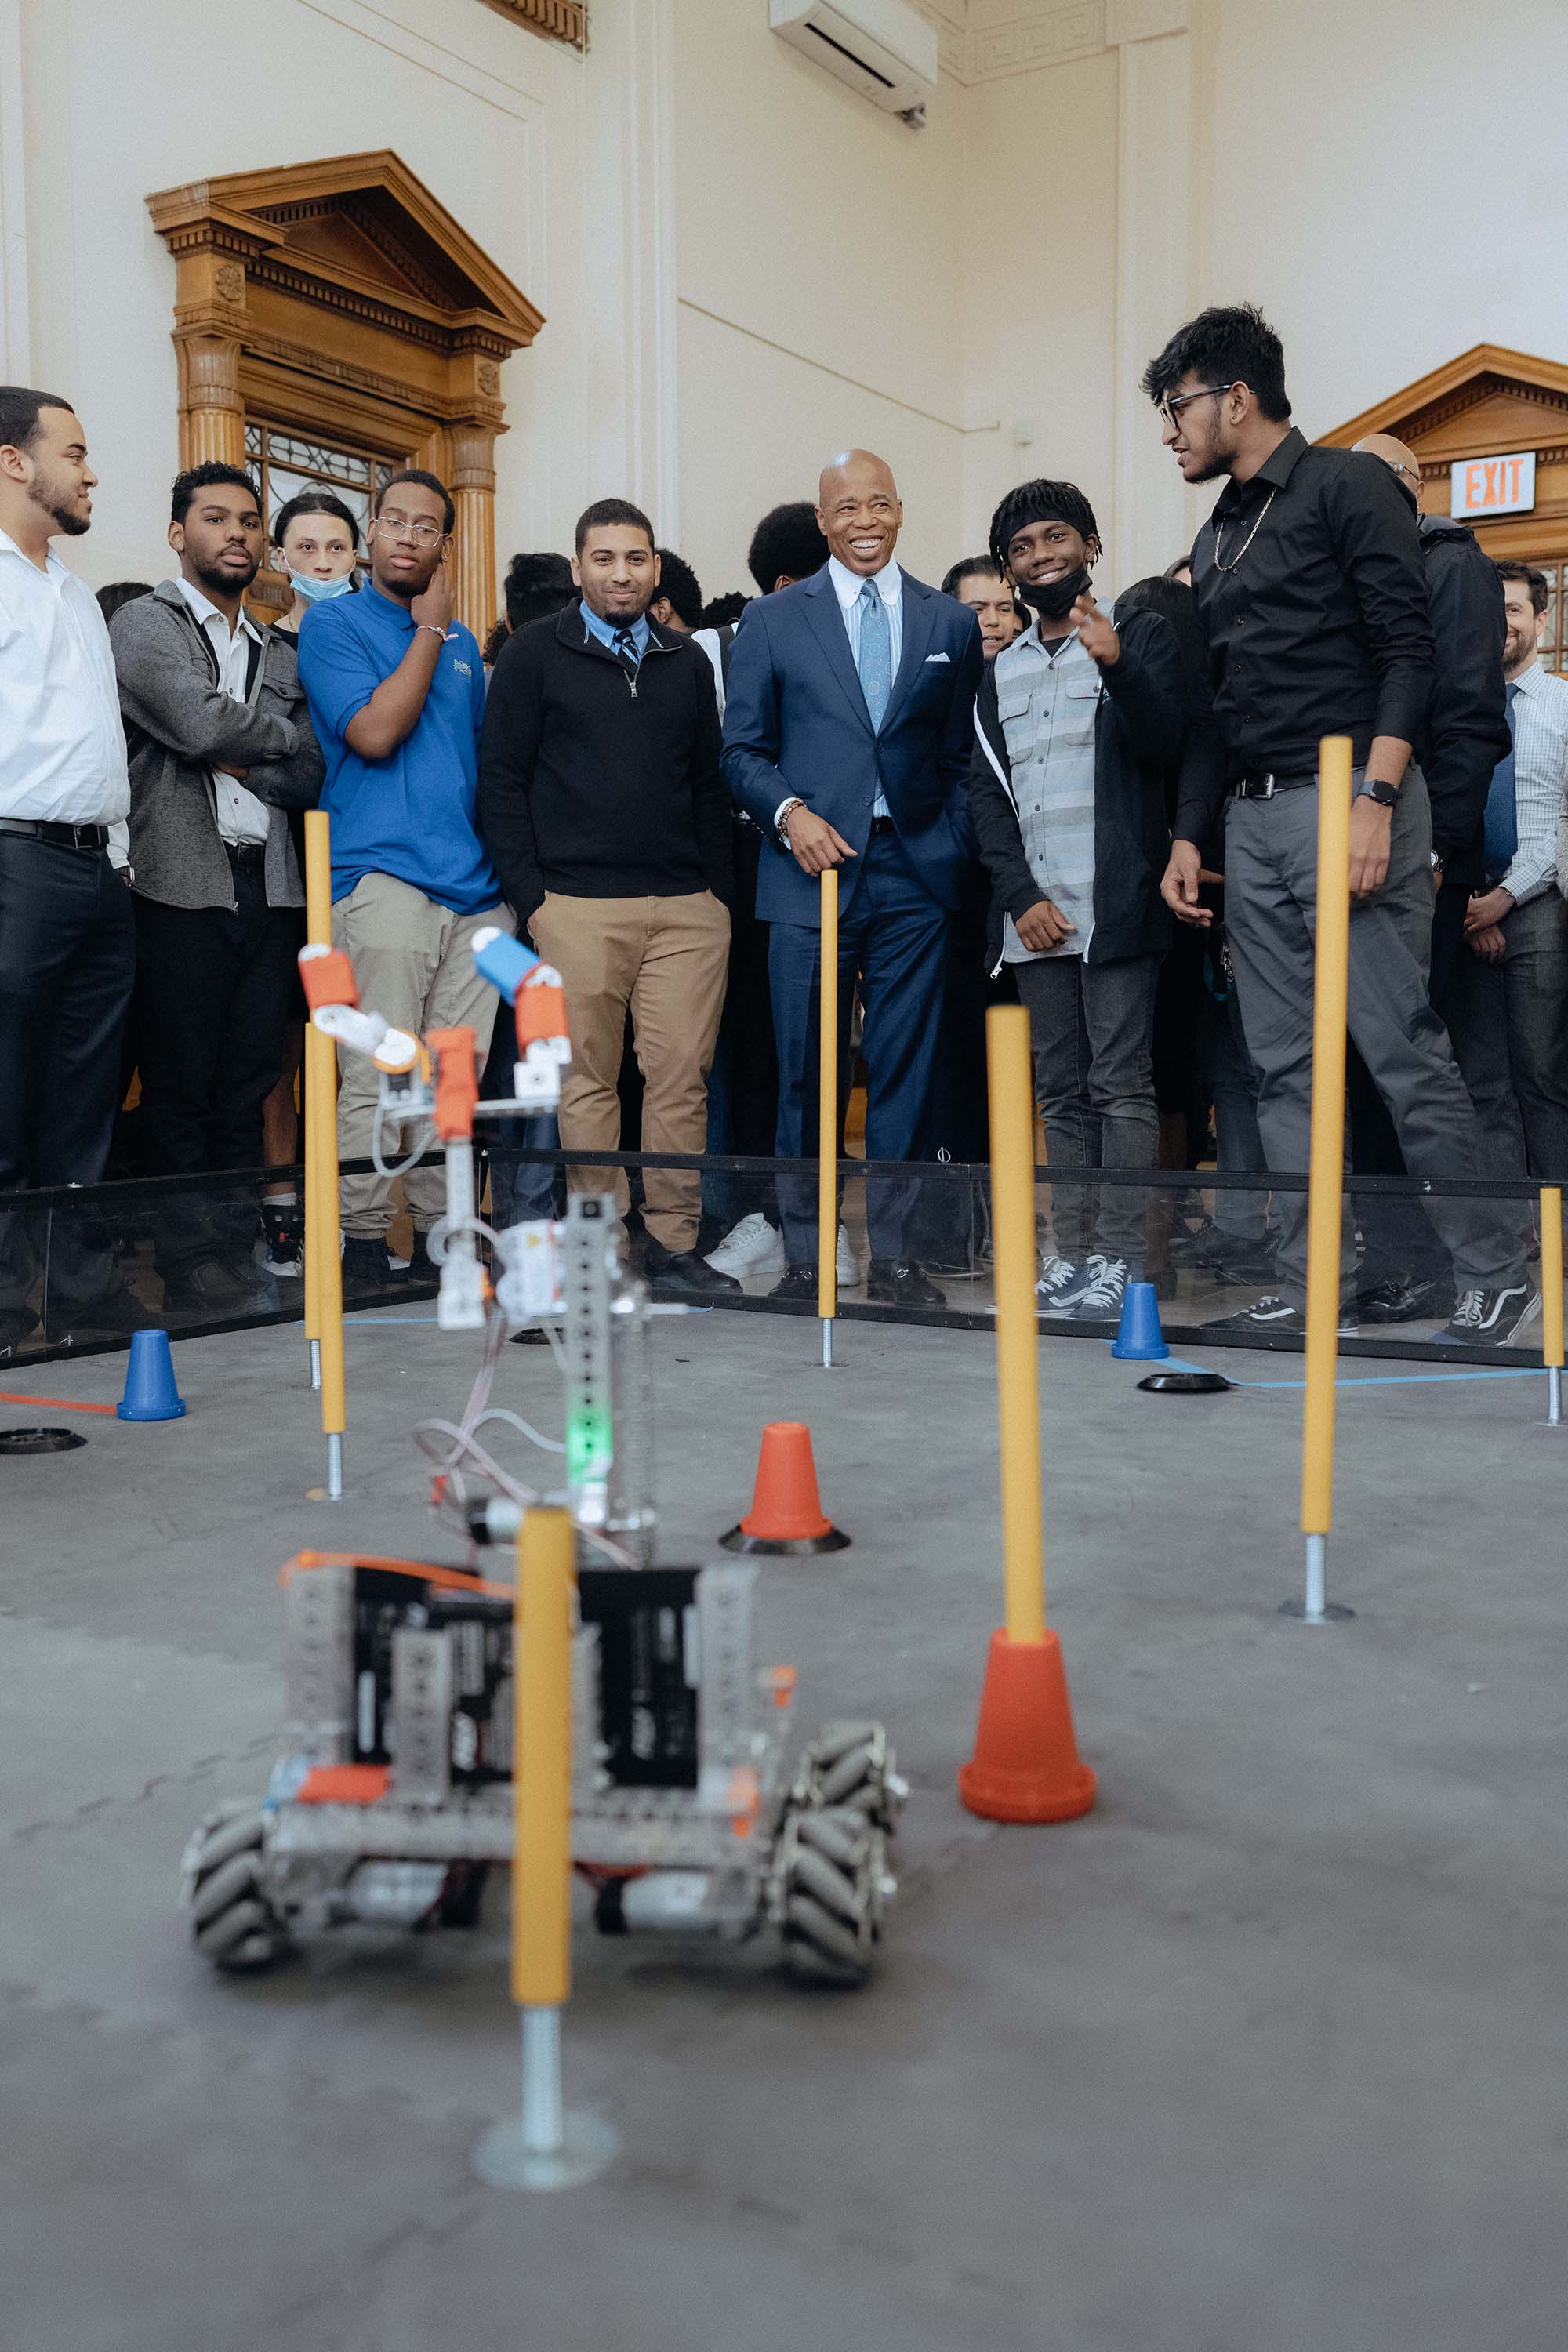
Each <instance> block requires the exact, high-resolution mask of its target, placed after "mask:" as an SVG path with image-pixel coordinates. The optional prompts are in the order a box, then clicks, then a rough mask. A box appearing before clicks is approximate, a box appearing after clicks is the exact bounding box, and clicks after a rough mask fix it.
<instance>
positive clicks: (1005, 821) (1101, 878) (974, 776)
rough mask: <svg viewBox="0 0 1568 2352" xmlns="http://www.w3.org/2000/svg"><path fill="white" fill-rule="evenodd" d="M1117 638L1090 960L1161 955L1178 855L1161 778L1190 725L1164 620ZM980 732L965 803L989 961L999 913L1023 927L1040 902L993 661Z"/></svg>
mask: <svg viewBox="0 0 1568 2352" xmlns="http://www.w3.org/2000/svg"><path fill="white" fill-rule="evenodd" d="M1118 635H1120V637H1121V655H1120V656H1119V658H1118V659H1117V661H1116V662H1115V663H1114V664H1113V665H1112V667H1110V669H1107V670H1102V671H1101V672H1100V705H1099V708H1098V709H1097V710H1096V711H1095V714H1094V920H1093V922H1092V924H1091V925H1090V927H1089V937H1088V939H1087V940H1085V941H1084V950H1083V954H1084V961H1085V962H1086V963H1111V962H1114V961H1116V960H1117V959H1118V958H1120V957H1122V956H1135V955H1158V954H1160V953H1161V952H1162V951H1163V950H1164V949H1165V947H1167V946H1168V945H1169V942H1170V937H1171V918H1170V916H1169V915H1168V914H1167V912H1166V910H1165V906H1164V902H1163V899H1162V898H1161V897H1160V877H1161V876H1162V875H1163V872H1164V870H1165V861H1166V859H1167V858H1168V856H1170V850H1171V833H1170V827H1169V825H1168V824H1167V823H1166V818H1165V777H1166V772H1167V770H1168V769H1169V768H1170V767H1172V766H1173V764H1175V761H1176V758H1177V756H1178V754H1179V746H1180V742H1181V739H1182V735H1183V730H1184V724H1185V688H1184V682H1183V671H1182V656H1181V648H1180V646H1178V644H1177V641H1176V633H1175V631H1174V629H1173V628H1172V626H1171V625H1170V623H1169V621H1166V620H1164V619H1163V618H1162V617H1161V615H1160V614H1158V613H1130V614H1128V616H1127V618H1126V620H1125V621H1124V622H1123V623H1122V624H1121V627H1120V628H1119V630H1118ZM974 737H975V741H974V758H973V764H972V766H971V768H970V772H969V808H970V815H971V818H972V820H973V826H974V835H975V839H976V840H977V841H978V843H979V845H980V855H981V856H982V857H983V858H984V861H985V863H986V865H987V866H988V867H989V868H990V872H991V919H990V924H989V928H988V932H987V939H986V954H987V956H988V957H989V959H990V960H991V961H992V962H993V963H994V962H995V961H996V960H997V959H998V957H999V956H1000V955H1001V952H1002V937H1003V917H1004V916H1005V915H1011V916H1012V918H1013V920H1014V921H1015V922H1016V921H1017V919H1018V917H1019V916H1020V915H1021V914H1024V913H1025V912H1026V910H1027V909H1028V908H1030V907H1033V906H1037V905H1038V903H1039V900H1040V898H1042V897H1043V895H1044V893H1043V892H1042V891H1041V888H1040V886H1039V884H1038V883H1037V881H1036V879H1035V877H1034V875H1033V874H1032V872H1031V871H1030V868H1029V861H1028V859H1027V858H1026V856H1025V855H1024V836H1023V834H1022V833H1021V831H1020V830H1019V825H1018V812H1017V808H1016V803H1015V802H1014V798H1013V784H1012V776H1011V772H1010V769H1009V766H1008V761H1007V744H1006V739H1005V736H1004V734H1003V731H1002V724H1001V720H1000V719H999V718H998V717H997V711H996V664H995V663H994V662H988V663H987V664H986V667H985V675H984V677H983V678H982V680H981V682H980V691H979V694H978V695H977V696H976V698H975V703H974Z"/></svg>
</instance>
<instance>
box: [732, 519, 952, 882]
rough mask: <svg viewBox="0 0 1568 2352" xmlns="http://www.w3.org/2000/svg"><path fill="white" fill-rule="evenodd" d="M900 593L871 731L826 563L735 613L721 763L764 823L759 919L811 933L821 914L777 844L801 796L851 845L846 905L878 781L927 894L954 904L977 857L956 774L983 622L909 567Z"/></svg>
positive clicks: (844, 876)
mask: <svg viewBox="0 0 1568 2352" xmlns="http://www.w3.org/2000/svg"><path fill="white" fill-rule="evenodd" d="M903 595H904V613H903V620H904V636H903V647H902V652H901V655H900V661H899V674H898V676H897V677H895V678H894V680H893V690H892V694H891V696H890V697H889V702H888V708H887V711H886V713H885V715H884V717H883V719H882V730H881V732H880V734H879V735H874V734H873V733H872V731H871V720H870V715H869V713H868V710H867V709H866V698H865V696H864V695H863V694H862V693H861V691H860V679H859V676H858V672H857V670H856V667H855V663H854V658H853V656H851V654H850V651H849V635H848V631H847V629H846V628H845V625H844V615H843V614H842V613H841V612H840V611H839V609H838V599H837V596H836V595H835V594H834V593H833V582H832V579H831V577H830V576H829V573H828V572H827V569H826V565H825V566H824V568H823V569H822V571H820V572H816V574H815V575H814V576H813V577H812V578H811V579H809V580H798V581H796V582H795V585H794V586H793V587H791V588H781V589H780V590H779V591H778V592H777V593H776V594H774V595H772V596H763V597H761V598H759V599H758V600H757V602H756V603H754V604H748V605H747V607H746V610H745V612H744V614H742V620H741V625H740V628H739V629H738V631H737V632H736V635H735V646H734V651H733V653H732V654H731V659H730V676H729V678H728V680H727V681H726V686H725V707H724V757H723V769H724V778H725V782H727V783H728V785H729V787H730V790H731V793H733V794H734V796H735V798H736V800H737V801H738V802H739V803H740V804H741V806H742V808H743V809H744V810H745V811H746V813H747V814H748V815H749V816H752V817H753V818H755V820H756V822H757V824H760V825H761V826H762V828H763V854H762V861H761V864H760V866H759V868H758V873H757V913H758V915H759V916H760V917H761V918H762V919H763V921H764V922H776V923H803V924H808V925H810V926H812V927H813V928H816V926H817V925H818V924H819V923H820V920H821V904H822V897H821V886H820V884H819V883H818V881H817V879H816V877H815V876H814V875H809V874H803V873H802V872H801V869H800V867H799V866H797V865H796V864H795V859H794V858H793V857H792V856H790V854H789V852H788V851H787V850H785V849H781V848H780V847H779V846H778V845H777V843H776V840H775V837H774V834H773V811H774V810H775V809H776V808H777V806H778V804H779V803H780V802H781V801H782V800H786V799H788V798H789V797H790V795H791V794H792V793H798V794H799V796H800V798H801V799H802V800H803V801H805V803H807V805H808V806H809V807H810V808H811V809H813V810H814V811H815V812H816V814H817V815H818V816H822V817H826V819H827V822H828V823H829V824H832V825H835V826H837V830H838V831H839V832H840V833H841V834H842V835H843V836H844V838H845V840H846V841H847V842H848V844H849V845H850V847H851V848H852V849H853V850H854V851H855V853H856V855H855V856H853V857H851V858H846V860H845V862H844V864H843V865H842V866H840V867H839V868H838V903H839V907H840V909H843V908H845V907H847V905H848V903H849V902H850V900H851V899H852V898H853V897H854V893H855V886H856V883H857V881H858V877H859V873H860V867H861V863H862V860H863V859H864V856H865V851H866V844H867V842H868V840H869V838H870V834H871V803H872V802H873V801H874V800H875V799H876V797H877V789H878V786H879V785H880V787H881V790H882V792H883V793H884V795H885V796H886V799H887V803H888V808H889V813H890V814H891V816H892V820H893V823H894V824H895V825H896V826H897V828H898V834H899V839H900V842H901V843H902V844H903V846H904V850H905V852H906V854H907V855H908V856H909V858H910V862H911V864H912V865H913V866H914V867H915V870H916V872H917V873H918V874H919V876H920V877H921V881H922V882H923V883H924V884H925V886H926V888H927V889H928V890H929V891H930V892H931V897H932V898H935V899H936V900H938V901H939V903H940V904H941V905H942V906H944V907H949V908H956V907H957V906H958V903H959V898H960V894H961V888H962V883H963V871H964V867H965V866H966V865H967V863H968V862H969V860H970V859H971V858H972V857H973V856H974V845H973V834H972V832H971V829H970V824H969V809H968V787H967V781H966V780H967V777H968V772H969V760H970V752H971V749H972V747H973V709H974V696H975V691H976V689H977V688H978V687H979V684H980V677H981V672H982V669H983V668H984V660H983V656H982V654H981V649H980V628H979V624H978V623H977V622H976V620H975V618H974V615H973V613H972V612H970V611H969V610H968V608H967V607H966V606H964V605H963V604H957V603H955V602H954V600H953V599H952V597H951V596H942V595H940V594H939V593H938V592H937V591H936V590H935V589H934V588H928V587H927V586H926V584H925V583H924V582H923V581H922V580H916V579H914V578H912V577H911V576H910V573H909V572H905V573H904V575H903ZM943 656H945V658H943Z"/></svg>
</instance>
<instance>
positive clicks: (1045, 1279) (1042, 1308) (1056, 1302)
mask: <svg viewBox="0 0 1568 2352" xmlns="http://www.w3.org/2000/svg"><path fill="white" fill-rule="evenodd" d="M1079 1273H1080V1270H1079V1267H1078V1266H1076V1265H1073V1263H1072V1261H1071V1260H1070V1259H1069V1258H1065V1257H1058V1256H1057V1255H1055V1253H1054V1252H1053V1253H1052V1254H1051V1255H1049V1256H1043V1257H1042V1258H1041V1260H1040V1274H1039V1279H1038V1281H1037V1283H1036V1285H1035V1297H1036V1299H1037V1302H1038V1304H1037V1307H1036V1309H1035V1312H1036V1313H1037V1315H1059V1314H1060V1313H1061V1312H1062V1307H1063V1303H1064V1301H1065V1299H1066V1297H1067V1295H1068V1291H1069V1290H1076V1289H1077V1288H1078V1287H1079Z"/></svg>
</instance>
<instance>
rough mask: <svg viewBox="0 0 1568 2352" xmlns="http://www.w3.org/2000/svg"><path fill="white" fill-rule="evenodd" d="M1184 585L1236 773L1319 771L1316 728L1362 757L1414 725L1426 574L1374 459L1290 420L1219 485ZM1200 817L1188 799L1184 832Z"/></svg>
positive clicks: (1425, 641) (1400, 504)
mask: <svg viewBox="0 0 1568 2352" xmlns="http://www.w3.org/2000/svg"><path fill="white" fill-rule="evenodd" d="M1270 501H1271V502H1270ZM1266 502H1268V511H1267V513H1265V512H1264V508H1265V504H1266ZM1259 518H1261V520H1259ZM1254 524H1257V525H1258V532H1257V536H1256V538H1254V539H1253V540H1252V541H1251V544H1250V545H1247V534H1248V533H1249V532H1250V531H1251V530H1252V529H1253V526H1254ZM1216 541H1217V543H1218V551H1219V554H1220V555H1221V556H1222V557H1223V559H1224V563H1225V569H1224V570H1223V571H1222V570H1221V569H1220V567H1219V565H1218V564H1216V562H1215V546H1216ZM1244 546H1246V547H1247V552H1246V553H1245V554H1243V553H1242V549H1243V547H1244ZM1233 565H1234V566H1235V569H1234V570H1233V569H1231V567H1232V566H1233ZM1193 591H1194V595H1195V596H1196V598H1197V604H1198V616H1199V618H1200V619H1201V621H1202V622H1203V625H1204V632H1205V636H1206V637H1207V640H1208V648H1209V676H1210V680H1211V683H1212V685H1213V688H1214V716H1215V721H1216V722H1217V724H1218V728H1219V731H1220V735H1221V738H1222V739H1223V741H1224V745H1225V751H1226V769H1227V773H1228V781H1229V782H1232V783H1235V782H1237V781H1238V780H1239V778H1240V777H1242V776H1244V775H1257V774H1263V773H1267V772H1270V771H1272V772H1274V773H1276V774H1279V775H1299V774H1301V773H1303V772H1310V771H1312V770H1315V769H1316V767H1317V764H1318V744H1319V740H1320V738H1321V737H1322V736H1324V735H1349V736H1350V737H1351V738H1352V741H1353V742H1354V745H1355V758H1356V763H1357V765H1358V766H1359V765H1360V764H1361V763H1362V762H1363V761H1364V760H1365V758H1366V755H1367V750H1368V747H1369V746H1370V744H1371V742H1372V739H1373V736H1374V735H1397V736H1399V737H1401V738H1402V739H1403V740H1405V742H1407V743H1413V742H1415V740H1417V739H1418V738H1419V736H1420V734H1421V731H1422V721H1423V719H1424V718H1425V716H1426V705H1427V697H1428V695H1429V693H1430V690H1431V685H1432V658H1433V656H1432V633H1431V629H1430V626H1429V625H1428V621H1427V615H1426V583H1425V580H1424V579H1423V576H1422V568H1421V550H1420V544H1419V541H1418V540H1417V537H1416V530H1415V515H1414V513H1413V512H1412V511H1411V506H1410V501H1409V499H1407V498H1406V497H1405V493H1404V492H1403V491H1402V490H1401V488H1400V487H1399V484H1398V482H1397V480H1396V479H1395V478H1394V475H1393V473H1392V472H1391V471H1390V470H1389V468H1388V467H1386V466H1385V465H1384V463H1383V461H1382V460H1381V458H1378V457H1368V456H1365V455H1363V456H1359V457H1358V456H1357V455H1356V454H1355V453H1354V452H1353V451H1352V450H1349V449H1321V448H1315V447H1313V446H1310V444H1309V443H1308V441H1307V440H1306V438H1305V436H1303V435H1302V434H1300V433H1299V432H1297V431H1295V430H1294V429H1292V431H1290V432H1289V433H1288V434H1287V435H1286V436H1285V438H1284V440H1283V441H1281V443H1280V444H1279V447H1278V449H1276V450H1275V451H1274V452H1273V454H1272V455H1271V456H1270V457H1268V460H1267V461H1266V463H1265V464H1263V465H1262V466H1260V467H1258V471H1257V473H1256V474H1255V475H1254V476H1253V477H1252V479H1251V480H1250V481H1249V482H1227V483H1226V486H1225V488H1224V489H1223V490H1222V491H1221V493H1220V495H1219V499H1218V500H1217V502H1216V503H1215V510H1214V513H1213V514H1212V515H1211V516H1210V518H1209V520H1208V521H1207V522H1206V523H1205V525H1204V527H1203V529H1202V530H1200V531H1199V533H1198V536H1197V540H1196V541H1195V543H1194V548H1193ZM1184 800H1185V794H1184ZM1203 821H1204V812H1202V811H1200V810H1196V809H1194V807H1193V806H1192V805H1191V804H1190V803H1189V804H1187V805H1186V806H1184V808H1183V809H1181V810H1178V813H1177V825H1176V830H1177V833H1178V835H1180V836H1181V837H1182V838H1183V839H1184V840H1189V841H1197V840H1201V839H1202V838H1203V833H1202V830H1199V831H1196V832H1194V831H1193V830H1192V827H1193V826H1194V824H1197V825H1199V826H1200V827H1201V825H1202V824H1203Z"/></svg>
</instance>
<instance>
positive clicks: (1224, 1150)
mask: <svg viewBox="0 0 1568 2352" xmlns="http://www.w3.org/2000/svg"><path fill="white" fill-rule="evenodd" d="M1198 1060H1199V1064H1200V1066H1201V1068H1202V1070H1203V1072H1204V1075H1205V1077H1206V1079H1207V1081H1208V1088H1209V1092H1210V1094H1211V1096H1212V1097H1213V1098H1214V1135H1215V1166H1216V1167H1217V1168H1218V1169H1219V1170H1220V1171H1221V1172H1222V1173H1223V1174H1229V1175H1236V1176H1259V1175H1261V1174H1262V1172H1263V1171H1264V1169H1265V1168H1266V1167H1267V1166H1268V1161H1267V1160H1265V1159H1264V1157H1263V1138H1262V1136H1261V1135H1260V1134H1259V1133H1258V1073H1257V1071H1256V1070H1255V1069H1254V1068H1253V1066H1252V1057H1251V1055H1249V1054H1248V1052H1247V1040H1246V1038H1245V1037H1244V1036H1243V1034H1242V1031H1241V1014H1240V1012H1239V1011H1238V1009H1237V1001H1236V984H1235V982H1232V983H1231V985H1230V987H1229V989H1228V990H1227V991H1226V994H1225V995H1224V996H1223V997H1216V996H1214V995H1213V994H1211V993H1210V992H1209V990H1208V989H1207V988H1205V990H1204V992H1203V996H1202V998H1201V999H1200V1000H1199V1007H1198ZM1267 1218H1268V1193H1267V1192H1226V1191H1224V1190H1222V1189H1221V1188H1219V1187H1217V1186H1216V1187H1215V1196H1214V1221H1215V1225H1216V1226H1217V1227H1218V1228H1219V1231H1220V1232H1221V1233H1222V1234H1224V1235H1225V1236H1226V1239H1227V1240H1229V1241H1235V1242H1243V1243H1248V1244H1256V1243H1259V1242H1261V1241H1262V1240H1263V1239H1264V1238H1265V1233H1266V1227H1267Z"/></svg>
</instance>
